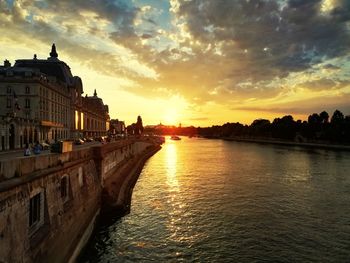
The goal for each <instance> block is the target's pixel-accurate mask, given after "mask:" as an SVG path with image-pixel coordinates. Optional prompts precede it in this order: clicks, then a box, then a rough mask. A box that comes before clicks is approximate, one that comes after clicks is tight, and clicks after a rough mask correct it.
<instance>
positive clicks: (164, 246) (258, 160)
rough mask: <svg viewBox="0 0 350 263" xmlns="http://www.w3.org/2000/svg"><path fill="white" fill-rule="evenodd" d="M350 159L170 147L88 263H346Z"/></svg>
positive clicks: (93, 247) (92, 248)
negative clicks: (124, 215) (128, 208)
mask: <svg viewBox="0 0 350 263" xmlns="http://www.w3.org/2000/svg"><path fill="white" fill-rule="evenodd" d="M349 168H350V155H349V153H346V152H332V151H326V150H314V151H310V150H307V149H302V148H297V147H291V148H288V147H281V146H272V145H259V144H246V143H235V142H224V141H219V140H204V139H188V138H183V139H182V140H181V141H169V142H167V143H166V144H165V145H164V146H163V149H162V150H161V151H160V152H158V153H157V154H156V155H154V156H153V157H152V158H151V159H150V160H149V161H148V162H147V164H146V166H145V168H144V169H143V171H142V173H141V176H140V179H139V181H138V183H137V185H136V187H135V189H134V193H133V198H132V206H131V213H130V214H129V215H127V216H126V217H124V218H122V219H119V220H115V221H114V223H113V224H111V225H107V226H106V225H101V226H100V227H99V228H98V230H97V234H96V236H95V237H94V239H93V240H92V242H91V243H90V244H89V247H88V249H87V251H86V253H85V254H84V255H82V257H81V259H80V261H81V262H137V261H139V262H145V261H156V262H177V261H184V262H347V261H348V259H349V258H350V238H349V237H350V206H349V203H350V190H349V189H350V187H349V186H350V177H349V176H348V174H347V172H348V171H349V170H350V169H349Z"/></svg>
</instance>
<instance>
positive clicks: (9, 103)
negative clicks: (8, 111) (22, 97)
mask: <svg viewBox="0 0 350 263" xmlns="http://www.w3.org/2000/svg"><path fill="white" fill-rule="evenodd" d="M11 104H12V100H11V99H10V98H7V108H11Z"/></svg>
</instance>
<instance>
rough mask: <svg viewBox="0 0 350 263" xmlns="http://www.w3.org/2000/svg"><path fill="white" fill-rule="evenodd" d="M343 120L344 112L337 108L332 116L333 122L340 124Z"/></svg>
mask: <svg viewBox="0 0 350 263" xmlns="http://www.w3.org/2000/svg"><path fill="white" fill-rule="evenodd" d="M343 122H344V114H343V113H342V112H341V111H339V110H335V112H334V113H333V116H332V118H331V123H332V124H336V125H337V124H338V125H339V124H342V123H343Z"/></svg>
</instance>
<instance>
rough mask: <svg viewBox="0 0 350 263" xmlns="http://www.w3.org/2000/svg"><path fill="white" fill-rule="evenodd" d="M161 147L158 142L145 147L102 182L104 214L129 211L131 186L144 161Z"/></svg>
mask: <svg viewBox="0 0 350 263" xmlns="http://www.w3.org/2000/svg"><path fill="white" fill-rule="evenodd" d="M160 149H161V146H160V145H158V144H154V145H151V146H149V147H147V148H146V149H145V150H144V151H143V152H142V153H141V154H139V155H138V156H135V157H133V158H131V159H130V160H128V161H127V163H126V164H125V165H123V167H121V169H120V170H119V171H118V173H117V174H115V176H113V177H110V178H108V179H107V180H106V181H105V183H104V190H103V193H102V211H101V213H102V214H104V215H106V214H109V213H112V214H113V215H114V216H115V215H118V216H123V215H125V214H128V213H129V212H130V203H131V196H132V191H133V188H134V186H135V184H136V182H137V179H138V178H139V175H140V173H141V171H142V169H143V167H144V165H145V163H146V161H147V160H148V159H149V158H150V157H151V156H153V155H154V154H155V153H157V152H158V151H159V150H160Z"/></svg>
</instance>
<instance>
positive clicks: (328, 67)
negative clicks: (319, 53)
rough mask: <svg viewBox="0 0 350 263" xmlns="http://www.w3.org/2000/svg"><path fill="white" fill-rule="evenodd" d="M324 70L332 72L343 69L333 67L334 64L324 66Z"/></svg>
mask: <svg viewBox="0 0 350 263" xmlns="http://www.w3.org/2000/svg"><path fill="white" fill-rule="evenodd" d="M323 68H324V69H331V70H338V69H341V68H340V67H338V66H336V65H333V64H326V65H324V66H323Z"/></svg>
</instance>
